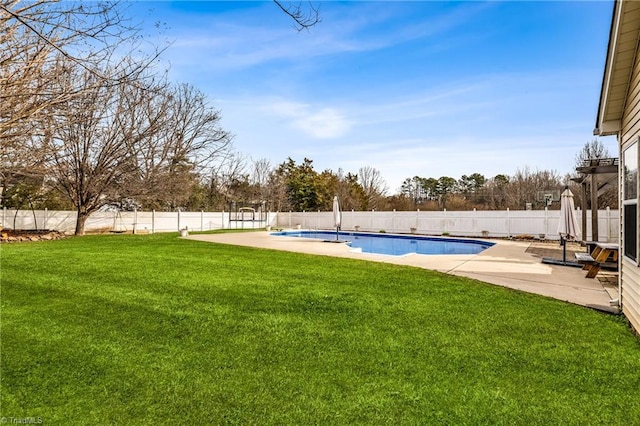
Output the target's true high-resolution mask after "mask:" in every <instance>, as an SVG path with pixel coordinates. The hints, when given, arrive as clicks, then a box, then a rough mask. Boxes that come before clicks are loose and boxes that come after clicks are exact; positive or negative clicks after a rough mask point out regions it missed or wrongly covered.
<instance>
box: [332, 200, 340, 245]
mask: <svg viewBox="0 0 640 426" xmlns="http://www.w3.org/2000/svg"><path fill="white" fill-rule="evenodd" d="M341 222H342V212H340V202H339V201H338V196H337V195H336V196H334V197H333V223H334V224H335V227H336V241H337V240H338V235H339V234H338V232H339V231H340V225H341Z"/></svg>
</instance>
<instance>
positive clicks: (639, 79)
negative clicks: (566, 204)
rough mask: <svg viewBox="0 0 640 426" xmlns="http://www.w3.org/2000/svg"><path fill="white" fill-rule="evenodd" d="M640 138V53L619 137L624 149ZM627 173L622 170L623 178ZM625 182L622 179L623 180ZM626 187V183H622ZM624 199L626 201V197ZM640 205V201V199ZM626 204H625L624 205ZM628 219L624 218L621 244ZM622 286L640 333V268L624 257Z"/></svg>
mask: <svg viewBox="0 0 640 426" xmlns="http://www.w3.org/2000/svg"><path fill="white" fill-rule="evenodd" d="M639 137H640V55H639V54H638V52H637V46H636V55H635V61H634V66H633V72H632V75H631V79H630V84H629V89H628V92H627V97H626V102H625V110H624V114H623V116H622V131H621V135H620V138H619V144H620V152H623V149H624V148H626V146H627V145H628V144H630V143H632V142H633V141H636V140H638V138H639ZM623 176H624V174H623V173H620V179H623ZM620 183H621V184H622V182H620ZM620 188H622V185H620ZM620 198H621V201H620V202H622V197H620ZM639 204H640V202H639ZM620 207H622V206H620ZM623 220H624V218H623V217H621V218H620V233H621V236H620V238H621V240H620V241H621V243H622V244H624V241H623V240H622V238H623V237H624V236H623V235H622V229H623V227H624V223H623ZM620 285H621V289H622V294H621V302H622V312H623V314H624V315H625V316H626V317H627V318H628V319H629V322H630V323H631V325H632V326H633V328H634V329H635V330H636V331H638V332H640V267H638V265H637V263H636V262H634V261H632V260H631V259H627V258H625V257H624V256H621V260H620Z"/></svg>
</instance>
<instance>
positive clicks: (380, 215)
mask: <svg viewBox="0 0 640 426" xmlns="http://www.w3.org/2000/svg"><path fill="white" fill-rule="evenodd" d="M576 216H577V218H578V222H579V223H580V222H581V220H582V214H581V212H580V211H579V210H578V211H577V212H576ZM0 220H1V222H0V226H2V227H3V228H15V229H55V230H58V231H64V232H67V233H73V232H74V230H75V223H76V212H69V211H49V210H36V211H35V212H32V211H30V210H19V211H18V212H16V211H15V210H7V209H3V210H2V216H1V217H0ZM559 220H560V211H559V210H502V211H455V212H454V211H446V210H445V211H402V212H397V211H380V212H379V211H373V210H372V211H366V212H362V211H345V212H343V213H342V230H345V231H354V230H360V231H365V232H380V231H384V232H389V233H401V234H408V233H411V232H415V233H418V234H426V235H452V236H463V237H489V238H490V237H514V236H520V235H530V236H532V237H534V238H544V239H551V240H557V239H559V236H558V232H557V229H558V221H559ZM266 225H270V226H273V227H279V228H295V227H300V228H303V229H333V228H334V225H333V213H332V212H280V213H275V212H274V213H269V214H268V218H267V221H257V220H256V221H234V220H230V215H229V212H153V211H151V212H120V213H117V212H98V213H94V214H92V215H91V216H90V217H89V219H88V220H87V223H86V225H85V231H86V232H134V233H154V232H176V231H179V230H181V229H188V230H190V231H208V230H212V229H227V228H245V229H254V228H255V229H258V228H264V227H265V226H266ZM619 230H620V220H619V215H618V210H611V209H606V210H600V211H598V234H599V240H600V241H601V242H618V239H619V233H620V231H619ZM582 240H585V241H590V240H592V238H591V212H590V211H587V237H586V238H582Z"/></svg>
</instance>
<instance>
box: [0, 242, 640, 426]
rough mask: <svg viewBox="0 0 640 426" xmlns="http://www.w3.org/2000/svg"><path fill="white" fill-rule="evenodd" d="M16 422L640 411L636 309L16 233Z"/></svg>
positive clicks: (412, 271)
mask: <svg viewBox="0 0 640 426" xmlns="http://www.w3.org/2000/svg"><path fill="white" fill-rule="evenodd" d="M0 262H1V263H0V272H1V294H0V297H1V305H0V309H1V311H0V313H1V318H0V321H1V322H0V327H1V328H0V332H1V336H0V337H1V348H0V351H1V352H0V353H1V360H0V367H1V383H0V386H1V388H0V390H1V404H2V405H1V407H0V411H1V412H0V416H4V417H6V418H7V419H8V418H10V417H13V418H16V419H20V418H25V417H35V418H41V419H42V420H43V422H44V423H45V424H125V423H130V424H187V423H193V424H226V423H229V424H277V425H289V424H340V425H346V424H353V423H356V424H358V423H359V424H375V425H379V424H474V425H475V424H491V425H496V424H527V425H529V424H544V425H549V424H576V425H577V424H580V425H584V424H609V425H615V424H619V425H631V424H639V423H640V339H638V338H637V337H636V336H635V335H634V334H633V333H632V331H631V330H630V328H629V326H628V324H627V322H626V321H625V320H624V318H623V317H620V316H612V315H608V314H604V313H600V312H596V311H592V310H589V309H586V308H582V307H578V306H573V305H570V304H567V303H563V302H560V301H555V300H551V299H547V298H543V297H540V296H535V295H530V294H525V293H520V292H517V291H513V290H509V289H505V288H501V287H496V286H491V285H488V284H484V283H480V282H477V281H473V280H469V279H465V278H460V277H453V276H448V275H444V274H440V273H436V272H431V271H425V270H421V269H416V268H410V267H402V266H395V265H389V264H383V263H372V262H364V261H357V260H351V259H337V258H329V257H322V256H311V255H303V254H292V253H286V252H278V251H270V250H260V249H251V248H246V247H235V246H225V245H219V244H212V243H203V242H197V241H189V240H181V239H179V238H177V236H176V234H156V235H148V236H134V235H108V236H87V237H82V238H69V239H66V240H61V241H54V242H43V243H25V244H13V245H11V244H9V245H7V244H5V245H3V246H2V247H1V248H0Z"/></svg>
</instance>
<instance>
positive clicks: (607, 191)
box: [567, 139, 618, 208]
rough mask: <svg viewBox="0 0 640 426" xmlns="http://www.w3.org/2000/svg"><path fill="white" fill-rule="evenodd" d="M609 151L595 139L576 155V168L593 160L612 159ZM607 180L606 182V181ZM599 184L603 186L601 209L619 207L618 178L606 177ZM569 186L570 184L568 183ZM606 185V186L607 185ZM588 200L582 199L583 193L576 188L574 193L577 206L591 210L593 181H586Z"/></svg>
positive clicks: (600, 197)
mask: <svg viewBox="0 0 640 426" xmlns="http://www.w3.org/2000/svg"><path fill="white" fill-rule="evenodd" d="M610 157H611V156H610V154H609V151H608V150H607V148H606V147H605V146H604V144H603V143H602V142H601V141H600V140H598V139H593V140H591V142H587V143H585V144H584V146H583V147H582V149H580V151H578V153H577V154H576V157H575V160H576V163H575V166H576V168H578V167H580V166H584V165H585V162H586V161H588V160H593V159H601V158H610ZM605 179H606V180H605ZM598 181H599V184H600V185H601V186H603V188H602V189H600V191H599V196H598V205H599V207H606V206H617V205H618V179H617V176H615V175H611V176H605V177H603V178H600V177H599V179H598ZM567 184H569V182H567ZM605 184H606V185H605ZM586 190H587V194H588V195H587V199H586V200H583V199H582V191H581V190H578V189H577V188H576V190H575V191H573V192H574V197H575V202H576V205H579V206H581V207H582V208H591V196H590V194H591V179H587V181H586Z"/></svg>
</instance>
